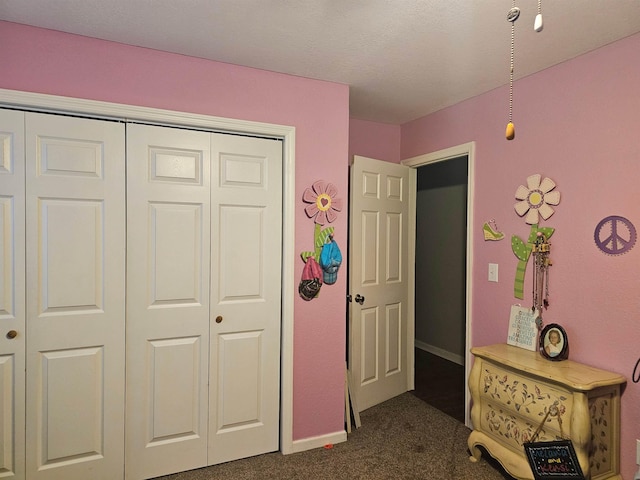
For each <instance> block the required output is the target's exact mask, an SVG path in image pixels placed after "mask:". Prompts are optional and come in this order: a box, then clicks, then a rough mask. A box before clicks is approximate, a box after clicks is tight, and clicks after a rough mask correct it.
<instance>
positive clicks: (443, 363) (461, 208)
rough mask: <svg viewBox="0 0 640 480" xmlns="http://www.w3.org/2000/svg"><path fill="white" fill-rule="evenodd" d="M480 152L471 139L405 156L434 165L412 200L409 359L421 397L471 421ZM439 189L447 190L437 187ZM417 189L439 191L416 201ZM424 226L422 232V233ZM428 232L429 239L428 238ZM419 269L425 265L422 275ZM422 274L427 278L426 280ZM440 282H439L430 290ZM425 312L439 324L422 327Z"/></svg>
mask: <svg viewBox="0 0 640 480" xmlns="http://www.w3.org/2000/svg"><path fill="white" fill-rule="evenodd" d="M474 153H475V142H469V143H465V144H461V145H457V146H454V147H450V148H446V149H443V150H439V151H436V152H432V153H428V154H423V155H418V156H416V157H412V158H408V159H405V160H403V161H402V162H401V164H402V165H405V166H408V167H411V168H414V169H416V171H417V172H419V171H420V169H421V168H422V167H429V168H427V169H425V170H423V173H422V175H423V176H424V177H425V178H424V179H422V181H421V184H420V187H419V188H418V185H417V183H418V180H417V178H416V186H415V197H414V201H413V202H414V206H413V210H414V214H415V219H416V226H415V230H416V234H415V240H416V243H415V245H413V246H412V247H414V248H413V249H412V251H411V252H410V266H411V267H412V268H413V269H414V271H412V277H413V279H414V280H415V281H414V282H413V283H414V284H415V285H414V287H415V288H414V290H413V291H411V292H410V293H411V295H412V301H411V303H412V305H413V306H414V307H415V309H414V311H413V312H411V317H412V318H411V320H410V326H411V327H414V328H413V329H412V338H411V340H412V341H413V343H414V345H415V348H411V352H410V353H411V354H412V355H414V357H415V358H412V359H411V360H412V361H411V364H412V365H413V366H414V370H413V371H412V372H411V373H412V376H411V378H412V379H413V380H414V385H413V386H414V393H416V394H417V395H418V396H420V395H422V394H424V396H426V395H427V394H428V395H430V397H429V399H428V400H427V401H428V403H432V404H435V403H436V402H439V404H440V405H446V406H447V408H452V409H453V411H452V412H447V413H448V414H449V415H452V416H454V417H455V418H457V419H458V420H461V421H463V423H465V425H467V426H470V425H471V420H470V417H469V411H470V403H471V399H470V396H469V389H468V388H467V384H468V379H469V370H470V367H471V353H470V346H471V345H472V338H471V332H472V322H473V319H472V317H471V292H472V288H473V287H472V283H473V275H472V259H473V243H472V235H473V178H474V163H475V162H474ZM430 167H435V168H434V169H431V168H430ZM417 176H418V175H416V177H417ZM438 189H441V190H442V191H441V192H438V191H437V190H438ZM419 190H420V191H425V190H426V191H429V190H434V191H433V192H430V193H427V194H425V195H423V194H422V193H420V196H421V197H423V198H421V199H420V200H418V194H419V193H418V191H419ZM454 197H455V198H454ZM453 210H455V211H453ZM427 212H429V213H427ZM438 222H440V223H441V224H438ZM419 223H420V224H421V225H419ZM418 229H421V230H423V232H421V233H418V232H417V230H418ZM424 237H426V238H427V240H428V242H423V241H422V239H423V238H424ZM445 247H446V248H448V249H449V250H450V251H451V252H454V253H453V255H454V258H455V259H454V260H451V256H450V254H449V256H445V254H444V253H443V252H444V250H443V249H444V248H445ZM425 259H426V260H427V261H431V262H439V265H436V267H437V268H438V269H439V271H438V270H435V268H436V267H432V266H429V265H428V264H427V266H421V264H422V263H424V261H425ZM418 269H422V273H421V272H418ZM454 273H455V275H453V274H454ZM420 276H425V277H426V278H427V280H428V282H427V281H425V280H423V279H421V278H419V277H420ZM429 282H430V283H429ZM447 283H450V284H451V285H453V284H455V286H454V287H452V286H451V285H447ZM434 284H435V286H436V287H437V288H433V289H431V290H430V291H428V290H429V288H430V285H434ZM443 289H444V290H443ZM447 289H453V290H451V291H449V290H447ZM454 290H455V291H454ZM443 292H444V293H443ZM446 304H452V305H446ZM445 307H446V308H445ZM447 308H448V309H449V311H448V312H447V311H446V310H447ZM422 318H427V319H429V318H431V319H432V323H433V324H432V325H428V326H424V325H423V323H422V322H423V320H422ZM434 318H435V320H433V319H434ZM452 319H454V320H452ZM434 330H436V331H435V332H434ZM425 375H426V376H425ZM436 397H439V398H436ZM461 402H462V404H461ZM443 408H444V407H443ZM462 412H463V413H462Z"/></svg>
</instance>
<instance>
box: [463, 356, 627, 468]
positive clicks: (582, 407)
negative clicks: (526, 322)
mask: <svg viewBox="0 0 640 480" xmlns="http://www.w3.org/2000/svg"><path fill="white" fill-rule="evenodd" d="M471 353H473V355H475V361H474V364H473V368H472V369H471V374H470V376H469V389H470V390H471V397H472V399H473V406H472V408H471V420H472V422H473V431H472V432H471V435H469V440H468V445H469V450H470V452H471V454H472V456H471V458H470V460H471V461H477V460H479V459H480V456H481V451H480V449H478V446H479V445H480V446H483V447H484V448H485V449H486V450H487V451H488V452H489V454H490V455H491V456H492V457H494V458H495V459H496V460H498V461H499V462H500V463H501V464H502V466H503V467H504V469H505V470H506V471H507V472H509V474H510V475H512V476H514V477H516V478H518V479H532V478H533V474H532V472H531V467H530V466H529V463H528V462H527V459H526V457H525V453H524V447H523V444H524V443H527V442H530V441H531V439H532V437H533V435H534V433H535V431H536V429H537V428H538V426H539V425H540V424H541V423H542V422H543V420H544V419H545V417H546V421H544V426H543V427H542V429H541V430H540V433H539V434H538V438H537V440H536V441H540V442H544V441H552V440H560V439H563V438H570V439H571V441H572V443H573V446H574V448H575V450H576V453H577V456H578V461H579V462H580V467H581V468H582V471H583V473H584V475H585V478H588V479H589V478H590V479H591V480H604V479H617V480H622V477H621V476H620V473H619V471H620V467H619V462H620V460H619V458H620V455H619V448H620V387H621V385H623V384H624V383H625V382H626V380H625V378H624V377H623V376H621V375H618V374H616V373H611V372H607V371H604V370H600V369H597V368H593V367H590V366H587V365H583V364H581V363H577V362H573V361H571V360H564V361H560V362H552V361H549V360H546V359H545V358H543V357H542V356H541V355H540V354H539V353H538V352H531V351H529V350H524V349H522V348H518V347H514V346H511V345H506V344H497V345H490V346H487V347H478V348H472V349H471ZM550 409H551V412H550V414H549V415H547V412H549V410H550Z"/></svg>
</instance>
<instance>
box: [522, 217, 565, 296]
mask: <svg viewBox="0 0 640 480" xmlns="http://www.w3.org/2000/svg"><path fill="white" fill-rule="evenodd" d="M538 232H541V233H542V234H543V235H544V236H545V238H546V239H547V240H548V239H549V238H550V237H551V235H553V232H555V228H551V227H538V224H534V225H531V232H529V238H528V239H527V243H525V242H524V241H523V240H522V239H521V238H520V237H518V236H517V235H512V236H511V250H513V253H514V254H515V256H516V257H517V258H518V265H517V266H516V278H515V280H514V282H513V296H514V297H516V298H519V299H524V275H525V273H526V271H527V262H528V261H529V257H530V256H531V251H532V249H533V244H534V243H535V241H536V237H537V235H538Z"/></svg>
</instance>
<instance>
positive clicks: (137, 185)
mask: <svg viewBox="0 0 640 480" xmlns="http://www.w3.org/2000/svg"><path fill="white" fill-rule="evenodd" d="M127 133H128V144H127V162H128V163H127V192H128V204H127V223H128V235H127V243H128V246H127V250H128V251H127V255H128V260H127V419H128V420H127V454H126V468H125V470H126V476H127V478H129V479H140V478H151V477H156V476H159V475H166V474H169V473H174V472H179V471H183V470H189V469H194V468H198V467H202V466H205V465H206V461H207V417H208V411H207V408H208V403H207V384H208V359H209V235H210V230H209V188H210V185H209V155H210V154H209V134H208V133H203V132H194V131H185V130H178V129H173V128H165V127H153V126H145V125H128V126H127Z"/></svg>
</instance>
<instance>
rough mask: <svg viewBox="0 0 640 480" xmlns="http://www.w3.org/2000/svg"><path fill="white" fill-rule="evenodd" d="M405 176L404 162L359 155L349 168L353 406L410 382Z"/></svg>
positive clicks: (388, 394)
mask: <svg viewBox="0 0 640 480" xmlns="http://www.w3.org/2000/svg"><path fill="white" fill-rule="evenodd" d="M411 175H415V172H414V171H411V169H410V168H408V167H405V166H403V165H398V164H394V163H389V162H382V161H379V160H374V159H370V158H365V157H359V156H355V157H354V161H353V164H352V166H351V192H350V196H351V201H350V248H349V262H350V264H349V292H350V294H351V296H352V303H351V307H350V315H349V368H350V370H351V378H352V385H351V387H352V389H353V394H354V395H355V397H356V399H357V404H358V407H359V408H360V410H365V409H367V408H369V407H371V406H373V405H377V404H378V403H381V402H383V401H385V400H388V399H390V398H393V397H395V396H397V395H400V394H401V393H404V392H406V391H407V390H408V389H409V386H410V383H409V374H408V371H409V370H408V369H412V367H413V366H412V365H409V362H408V361H407V358H408V353H409V352H408V349H407V347H408V344H409V343H410V342H411V346H412V340H409V338H408V337H409V334H408V332H412V330H411V329H409V330H408V322H409V312H410V311H412V310H413V309H412V306H411V305H409V301H408V300H409V288H410V287H411V285H410V281H409V279H410V275H409V265H408V258H409V257H408V252H409V246H410V245H411V242H410V240H409V231H411V229H410V226H411V224H412V222H415V219H411V218H410V215H409V211H410V209H409V190H410V176H411ZM412 320H413V318H411V321H412ZM411 358H413V357H412V356H411ZM411 371H412V370H411Z"/></svg>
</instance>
